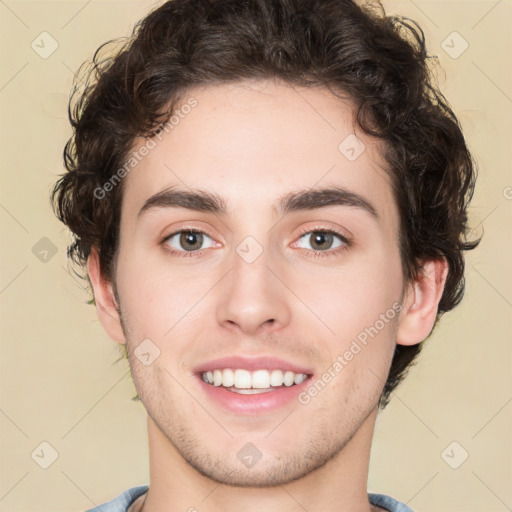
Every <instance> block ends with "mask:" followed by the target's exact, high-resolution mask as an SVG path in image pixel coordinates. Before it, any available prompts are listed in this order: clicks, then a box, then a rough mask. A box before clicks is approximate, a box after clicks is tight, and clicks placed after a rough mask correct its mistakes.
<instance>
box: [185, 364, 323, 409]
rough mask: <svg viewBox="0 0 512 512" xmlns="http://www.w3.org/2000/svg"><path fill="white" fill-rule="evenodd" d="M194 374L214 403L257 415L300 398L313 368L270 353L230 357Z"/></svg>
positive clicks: (197, 369)
mask: <svg viewBox="0 0 512 512" xmlns="http://www.w3.org/2000/svg"><path fill="white" fill-rule="evenodd" d="M195 375H196V376H197V381H198V382H199V385H200V387H201V389H202V390H203V392H204V394H205V395H206V397H207V399H208V400H209V401H211V402H212V403H213V404H214V405H215V406H217V407H221V408H222V409H224V410H225V411H229V412H231V413H236V414H238V415H240V414H241V415H252V416H254V415H261V414H264V413H270V412H273V411H275V410H277V409H280V408H283V407H285V406H286V405H289V404H292V403H293V402H294V401H297V396H298V395H299V393H300V392H301V391H302V390H304V388H305V387H306V386H307V385H309V381H310V380H311V379H312V377H313V372H312V371H311V370H310V369H307V368H301V367H300V366H296V365H293V364H290V363H287V362H286V361H283V360H279V359H275V358H270V357H258V358H250V359H248V358H242V357H229V358H223V359H218V360H216V361H211V362H210V363H208V364H206V365H203V366H201V367H200V368H196V370H195Z"/></svg>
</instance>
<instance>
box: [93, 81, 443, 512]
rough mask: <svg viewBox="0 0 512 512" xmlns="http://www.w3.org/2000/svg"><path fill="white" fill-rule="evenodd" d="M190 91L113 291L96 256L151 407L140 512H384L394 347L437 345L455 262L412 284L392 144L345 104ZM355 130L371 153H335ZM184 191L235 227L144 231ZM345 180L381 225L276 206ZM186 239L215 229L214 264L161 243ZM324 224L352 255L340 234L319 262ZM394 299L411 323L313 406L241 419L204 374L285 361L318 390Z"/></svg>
mask: <svg viewBox="0 0 512 512" xmlns="http://www.w3.org/2000/svg"><path fill="white" fill-rule="evenodd" d="M189 96H193V97H194V98H195V99H196V100H197V102H198V104H197V106H196V107H195V108H193V109H192V110H191V112H190V113H189V114H188V115H187V116H186V117H184V118H183V119H181V120H180V123H179V124H178V125H176V126H175V127H174V129H173V130H172V131H171V132H170V133H169V134H165V135H164V136H163V137H162V140H161V141H158V143H157V145H156V147H155V148H154V149H152V150H151V151H150V152H149V154H148V155H147V156H146V157H144V159H143V160H141V162H140V163H139V164H138V165H137V167H136V168H135V169H134V170H133V171H132V172H131V173H130V174H128V175H127V176H126V177H125V178H124V180H125V182H124V187H125V188H124V197H123V203H122V214H121V229H120V245H119V257H118V260H117V262H118V265H117V268H116V274H115V285H116V286H115V287H114V285H113V283H112V282H110V281H108V280H107V279H105V278H104V277H103V276H102V274H101V269H100V268H99V263H98V254H97V251H96V250H93V251H92V252H91V256H90V258H89V261H88V273H89V277H90V280H91V283H92V286H93V290H94V296H95V299H96V305H97V310H98V315H99V318H100V321H101V322H102V325H103V326H104V328H105V330H106V332H107V333H108V335H109V336H110V337H111V338H112V339H113V340H115V341H117V342H118V343H125V344H126V348H127V352H128V358H129V362H130V367H131V371H132V377H133V380H134V383H135V386H136V389H137V392H138V394H139V397H140V398H141V400H142V402H143V404H144V407H145V408H146V410H147V413H148V419H147V424H148V436H149V452H150V489H149V491H148V493H147V495H144V496H143V497H141V498H140V499H139V500H137V501H136V503H134V504H133V506H132V507H131V509H130V510H131V511H136V510H143V511H144V512H157V511H161V510H184V511H185V510H195V509H192V508H190V507H195V508H196V509H197V510H200V511H201V512H214V511H221V510H222V511H223V512H234V511H239V510H245V511H246V512H251V511H256V510H258V511H260V510H265V511H267V512H274V511H275V512H277V511H279V512H296V511H299V510H300V511H302V510H304V509H306V510H322V511H332V512H334V511H344V512H356V511H357V512H369V511H375V510H384V509H379V508H378V507H373V506H371V505H370V504H369V502H368V498H367V478H368V464H369V457H370V446H371V441H372V435H373V431H374V426H375V420H376V416H377V412H378V401H379V397H380V395H381V392H382V389H383V386H384V383H385V381H386V378H387V375H388V372H389V368H390V365H391V359H392V355H393V351H394V347H395V344H397V343H398V344H402V345H413V344H416V343H419V342H420V341H422V340H423V339H425V338H426V337H427V336H428V334H429V333H430V331H431V329H432V327H433V324H434V321H435V317H436V313H437V307H438V302H439V299H440V297H441V294H442V290H443V286H444V283H445V279H446V272H447V267H446V263H445V262H444V261H443V260H436V261H427V262H424V270H425V271H424V272H423V273H422V274H420V276H418V278H417V280H415V281H413V282H411V283H406V282H404V278H403V275H402V268H401V261H400V254H399V249H398V225H399V217H398V210H397V206H396V202H395V199H394V196H393V193H392V189H391V186H390V179H389V175H388V172H387V170H386V164H385V162H384V160H383V157H382V151H383V148H382V146H381V145H380V142H379V141H377V140H375V139H372V138H370V137H368V136H366V135H364V134H363V133H361V132H359V131H357V130H354V126H353V124H354V123H353V120H352V119H353V118H352V116H353V106H352V104H351V103H350V102H349V101H348V100H342V99H339V98H337V97H335V96H334V95H332V94H331V93H330V92H328V91H326V90H324V89H320V88H318V89H312V88H308V89H304V88H298V87H291V86H289V85H286V84H282V83H279V82H274V81H267V80H265V81H255V82H240V83H236V84H229V85H227V84H223V85H215V86H208V87H201V88H195V89H193V90H190V91H188V93H187V95H186V97H185V100H184V101H183V103H184V102H185V101H186V99H187V98H188V97H189ZM352 133H355V134H356V135H357V137H358V138H359V139H360V140H361V141H363V143H364V144H365V146H366V150H365V151H364V152H363V153H362V154H361V155H360V156H359V158H357V159H356V160H355V161H349V160H348V159H347V158H346V157H345V156H344V155H343V154H342V153H341V152H340V151H339V150H338V146H339V144H340V142H341V141H342V140H343V139H345V137H347V136H348V135H349V134H352ZM142 142H143V141H138V142H137V143H138V144H140V143H142ZM164 164H165V165H164ZM171 185H181V186H184V187H186V188H192V189H193V188H201V189H204V190H208V191H212V192H215V193H217V194H219V195H221V196H223V197H224V198H225V200H226V202H227V204H228V208H229V209H228V212H229V213H228V215H214V214H212V213H205V212H196V211H191V210H188V209H184V208H158V209H153V210H149V211H147V212H146V213H145V214H144V215H143V216H142V217H141V218H140V219H138V218H137V214H138V212H139V210H140V208H141V207H142V205H143V204H144V202H145V201H146V199H147V198H149V197H150V196H151V195H153V194H155V193H156V192H158V191H160V190H162V189H165V188H167V187H169V186H171ZM330 185H337V186H340V187H344V188H346V189H348V190H350V191H353V192H355V193H357V194H359V195H361V196H363V197H364V198H365V199H367V200H368V201H369V202H371V203H372V204H373V206H374V207H375V209H376V211H377V213H378V219H377V218H375V217H374V216H372V215H371V214H370V213H368V212H367V211H365V210H364V209H361V208H357V207H353V206H346V205H343V206H338V205H336V206H329V207H327V208H321V209H315V210H309V211H303V212H295V213H288V214H286V215H284V216H283V215H280V213H279V211H278V210H276V209H275V208H274V206H275V205H276V204H277V199H278V198H279V197H281V196H282V195H284V194H286V193H288V192H291V191H294V190H297V189H299V188H311V187H315V188H320V187H324V186H330ZM186 228H194V229H197V230H201V231H205V232H206V233H207V235H205V236H204V238H203V244H202V246H201V247H202V249H201V253H202V255H199V253H198V252H196V253H195V254H193V255H192V257H183V256H180V255H173V254H171V253H170V252H169V248H171V249H172V248H174V249H175V250H177V251H181V253H179V254H184V253H185V254H190V252H187V251H186V248H187V247H190V246H187V245H185V246H184V245H183V243H182V245H180V244H179V234H178V236H175V237H174V239H173V240H174V241H173V242H171V241H168V242H167V243H165V242H164V243H161V240H162V239H163V238H164V237H165V236H166V235H169V234H171V233H175V232H177V231H179V230H180V229H186ZM306 228H307V229H308V233H309V234H306V235H302V234H301V230H305V229H306ZM318 228H325V229H330V230H334V231H339V232H340V233H342V234H343V235H344V236H346V237H348V238H349V239H350V241H351V243H350V245H348V246H346V245H344V244H342V245H343V248H344V250H341V251H338V252H336V251H337V250H338V249H339V246H340V239H338V238H337V237H334V239H333V240H332V242H329V241H327V242H325V245H324V246H323V247H325V249H316V250H315V248H316V247H318V246H314V245H312V244H313V243H314V239H313V237H314V235H313V234H312V232H313V233H314V232H315V229H318ZM247 236H252V237H253V238H254V239H256V240H257V242H258V243H259V244H260V245H261V247H262V249H263V252H262V254H261V255H260V256H259V258H258V259H256V260H255V261H254V262H253V263H250V264H249V263H247V262H246V261H245V260H244V259H243V258H241V257H240V256H239V255H238V253H237V252H236V248H237V246H238V245H239V244H240V243H241V242H242V241H243V240H244V239H245V238H246V237H247ZM199 244H201V241H199ZM329 244H330V245H329ZM322 251H323V252H322ZM315 252H316V253H322V254H326V252H330V253H331V255H330V256H325V257H318V258H315V257H314V256H313V254H314V253H315ZM116 291H117V300H116V293H115V292H116ZM397 301H399V302H400V303H401V304H402V308H403V309H402V310H401V311H400V314H399V315H396V316H395V318H394V319H393V320H391V321H389V322H388V323H387V324H385V327H384V328H383V329H381V330H380V331H379V332H378V335H377V336H375V337H374V338H373V339H371V341H370V342H369V343H368V344H367V346H365V347H364V349H363V350H361V352H359V353H358V354H357V356H355V357H354V358H353V359H352V360H351V361H350V362H349V363H348V364H347V365H346V366H345V367H344V369H343V371H341V372H339V373H337V374H336V377H335V378H334V379H332V380H331V382H330V383H328V385H327V386H326V387H325V389H323V390H322V392H321V393H319V394H318V395H317V396H316V397H314V398H312V399H311V401H310V402H309V403H308V404H307V405H302V404H300V403H298V402H297V401H295V400H294V401H293V402H292V403H291V404H289V405H286V406H284V407H282V408H279V409H278V410H277V411H276V412H272V413H268V414H262V415H259V416H250V417H248V416H243V415H236V414H233V413H228V412H226V411H225V410H223V409H221V408H220V407H219V406H217V405H216V404H215V403H213V402H212V401H210V400H209V399H208V398H207V397H206V396H205V394H204V393H203V391H202V389H201V388H200V385H199V383H198V382H197V379H196V377H195V376H194V375H193V368H195V367H196V366H197V365H198V364H199V363H203V362H205V361H208V360H211V359H215V358H218V357H222V356H226V355H233V354H238V355H247V356H259V355H270V356H275V357H279V358H283V359H285V360H289V361H292V362H294V363H297V364H299V365H302V366H305V367H309V368H312V369H313V373H314V378H320V376H321V375H322V373H323V372H324V371H326V370H327V368H329V367H331V366H332V364H333V362H334V361H336V358H337V356H338V355H339V354H343V353H344V352H345V351H346V350H347V349H348V348H349V347H350V344H351V342H352V341H353V340H354V338H355V337H356V336H357V335H358V334H359V333H360V332H362V331H364V329H365V328H366V327H368V326H370V325H374V324H375V322H376V320H378V319H379V315H381V314H383V313H385V312H386V311H388V310H389V309H390V308H391V307H392V305H393V304H394V303H396V302H397ZM271 320H273V321H271ZM147 338H149V339H150V340H151V341H152V342H153V343H154V344H155V345H156V346H157V347H158V348H159V350H160V356H159V357H158V358H157V359H155V360H154V362H153V363H152V364H151V365H149V366H145V365H143V364H142V363H141V362H140V361H139V360H138V359H137V358H136V357H135V355H134V352H133V351H134V349H135V348H136V347H137V346H138V345H139V344H140V343H141V341H142V340H144V339H147ZM228 432H229V434H228ZM248 442H251V443H253V444H254V445H255V446H256V447H257V448H258V449H259V450H260V451H261V452H262V454H263V456H262V458H261V460H259V461H258V462H257V463H256V465H254V466H253V467H251V468H246V467H245V466H244V465H243V464H241V463H240V461H239V459H238V458H237V452H238V450H240V448H241V447H242V446H244V445H245V444H246V443H248Z"/></svg>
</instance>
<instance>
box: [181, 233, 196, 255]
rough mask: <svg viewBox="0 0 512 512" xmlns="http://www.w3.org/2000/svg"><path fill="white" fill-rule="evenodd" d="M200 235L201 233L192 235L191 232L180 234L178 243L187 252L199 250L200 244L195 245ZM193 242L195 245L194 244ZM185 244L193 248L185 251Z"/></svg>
mask: <svg viewBox="0 0 512 512" xmlns="http://www.w3.org/2000/svg"><path fill="white" fill-rule="evenodd" d="M199 235H201V233H194V232H193V231H188V232H186V233H182V235H181V237H180V238H181V240H180V242H181V243H182V247H183V248H184V249H185V250H187V251H192V250H195V249H199V248H200V247H201V242H199V244H198V243H197V238H198V236H199ZM194 240H195V243H194ZM187 244H190V245H192V246H194V247H192V248H188V249H187Z"/></svg>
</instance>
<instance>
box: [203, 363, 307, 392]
mask: <svg viewBox="0 0 512 512" xmlns="http://www.w3.org/2000/svg"><path fill="white" fill-rule="evenodd" d="M201 378H202V379H203V382H205V383H206V384H210V385H212V386H215V387H223V388H225V389H226V390H227V391H231V392H232V393H239V394H241V395H256V394H260V393H270V392H272V391H277V390H279V389H281V388H284V387H291V386H296V385H298V384H301V383H302V382H304V381H305V380H306V379H307V378H308V374H306V373H294V372H292V371H290V370H288V371H286V370H265V369H263V370H256V371H254V372H251V371H248V370H244V369H242V368H237V369H232V368H224V369H215V370H213V371H211V370H209V371H206V372H201Z"/></svg>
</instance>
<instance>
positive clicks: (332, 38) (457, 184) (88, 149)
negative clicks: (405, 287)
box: [51, 0, 479, 408]
mask: <svg viewBox="0 0 512 512" xmlns="http://www.w3.org/2000/svg"><path fill="white" fill-rule="evenodd" d="M110 43H112V41H109V42H107V43H105V44H103V45H101V46H100V47H99V48H98V49H97V50H96V53H95V54H94V57H93V59H92V61H91V62H90V64H91V66H90V68H89V69H88V71H87V73H86V77H85V80H84V82H83V84H82V86H79V85H77V83H75V86H74V89H73V91H72V94H71V97H70V101H69V109H68V115H69V119H70V122H71V125H72V128H73V136H72V137H71V138H70V139H69V141H68V142H67V144H66V146H65V149H64V163H65V167H66V169H67V172H66V173H64V174H63V175H61V178H60V179H59V181H58V182H57V183H56V184H55V187H54V189H53V190H52V193H51V200H52V205H53V208H54V211H55V214H56V215H57V217H58V218H59V219H60V220H61V221H62V222H63V223H65V224H66V225H67V226H68V227H69V229H70V230H71V232H72V233H73V236H74V241H73V243H72V244H71V245H70V246H69V248H68V256H69V257H70V258H71V260H73V261H74V262H75V263H77V264H78V265H79V266H80V267H81V268H82V269H83V268H84V266H85V264H86V261H87V258H88V256H89V254H90V251H91V248H92V247H93V246H96V247H98V248H99V251H100V265H101V272H102V275H103V276H104V277H105V278H106V279H108V280H111V281H112V280H113V279H114V277H115V276H114V275H113V268H114V264H115V260H116V256H117V248H118V240H119V225H120V211H121V200H122V195H123V182H121V183H120V184H119V186H117V187H113V188H112V190H111V191H110V192H109V193H108V194H106V197H102V198H98V197H97V194H95V193H94V191H95V190H97V189H98V187H102V186H103V185H104V184H105V183H106V182H107V181H108V180H109V179H111V178H112V176H113V174H114V173H115V172H116V170H118V169H120V168H122V167H123V164H124V163H125V160H126V158H127V155H128V152H129V151H130V149H131V147H132V145H133V143H134V140H135V138H136V137H141V136H143V137H148V136H152V135H154V134H155V132H156V131H157V130H158V129H159V128H160V129H161V127H162V126H163V124H164V123H166V122H167V121H168V120H169V119H170V117H171V115H172V114H173V109H174V108H175V107H176V104H177V103H178V101H179V100H180V98H181V97H182V96H183V95H184V93H185V92H186V90H187V89H188V88H191V87H194V86H196V85H206V84H214V83H227V82H233V81H241V80H244V79H268V78H277V79H280V80H282V81H284V82H285V83H288V84H290V85H298V86H306V87H313V86H324V87H326V88H328V89H329V90H331V91H332V92H333V93H334V94H337V95H344V97H347V96H348V97H349V98H351V99H352V100H353V101H354V104H355V105H356V111H355V121H356V122H357V124H358V126H359V127H360V128H361V129H362V130H363V131H364V132H365V133H367V134H369V135H373V136H376V137H379V138H380V139H381V140H382V141H383V143H384V147H385V148H386V150H385V158H386V160H387V162H388V163H389V168H390V171H389V172H390V177H391V183H392V186H393V189H394V194H395V198H396V201H397V204H398V207H399V212H400V218H401V221H400V223H401V224H400V227H399V229H400V253H401V259H402V267H403V273H404V277H405V279H406V280H411V279H413V278H414V277H415V276H417V275H418V272H419V271H420V270H421V265H422V262H423V261H425V260H428V259H436V258H441V257H444V258H446V260H447V262H448V269H449V270H448V277H447V281H446V285H445V288H444V292H443V294H442V298H441V300H440V303H439V309H438V315H437V318H436V323H437V320H438V319H439V317H440V316H441V315H442V314H443V313H444V312H446V311H449V310H451V309H452V308H454V307H455V306H456V305H457V304H458V303H459V302H460V300H461V299H462V296H463V293H464V258H463V251H467V250H470V249H473V248H474V247H476V246H477V244H478V242H479V240H473V241H468V240H467V233H468V227H467V214H466V209H467V205H468V203H469V201H470V199H471V197H472V195H473V190H474V184H475V179H476V167H475V164H474V160H473V159H472V157H471V154H470V152H469V150H468V148H467V146H466V143H465V140H464V137H463V134H462V130H461V127H460V123H459V122H458V120H457V118H456V116H455V114H454V113H453V111H452V110H451V108H450V106H449V105H448V102H447V101H446V99H445V97H444V96H443V95H442V94H441V92H440V91H439V90H438V88H437V87H436V85H435V84H434V79H433V78H432V73H431V69H430V66H429V63H430V61H431V60H432V58H431V57H430V56H428V55H427V52H426V47H425V38H424V34H423V31H422V30H421V28H420V27H419V26H418V25H417V24H416V23H415V22H414V21H412V20H409V19H407V18H403V17H397V16H387V15H386V14H385V13H384V11H383V9H382V10H380V11H379V10H378V9H373V8H369V7H364V6H360V5H358V4H356V3H355V2H353V1H351V0H171V1H168V2H166V3H164V4H163V5H161V6H160V7H158V8H156V9H155V10H154V11H152V12H151V13H149V14H148V16H147V17H146V18H144V19H142V20H140V21H139V22H138V23H137V25H136V26H135V28H134V30H133V33H132V35H131V37H130V38H128V40H127V41H125V42H124V43H123V44H122V45H121V47H120V49H118V50H117V51H116V52H114V53H113V54H112V55H110V56H108V57H105V58H100V53H101V52H102V51H103V50H105V49H106V48H107V47H108V45H109V44H110ZM79 75H80V74H79ZM77 93H80V94H79V98H78V100H77V101H76V102H74V98H75V95H76V94H77ZM73 103H74V105H73V106H72V104H73ZM85 278H86V279H88V277H87V275H85ZM114 283H115V281H114ZM89 284H90V283H89ZM91 302H93V301H91ZM422 346H423V342H422V343H420V344H417V345H414V346H402V345H397V346H396V348H395V353H394V356H393V360H392V364H391V368H390V373H389V376H388V379H387V382H386V384H385V386H384V389H383V393H382V395H381V401H380V406H381V408H384V407H385V406H386V405H387V403H388V401H389V396H390V393H391V392H392V391H393V389H394V388H395V387H396V386H397V385H398V384H399V383H400V381H401V380H402V379H403V378H404V377H405V375H406V371H407V369H408V367H409V366H410V365H411V364H412V363H413V360H414V359H415V358H416V356H417V355H418V354H419V352H420V350H421V348H422Z"/></svg>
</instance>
